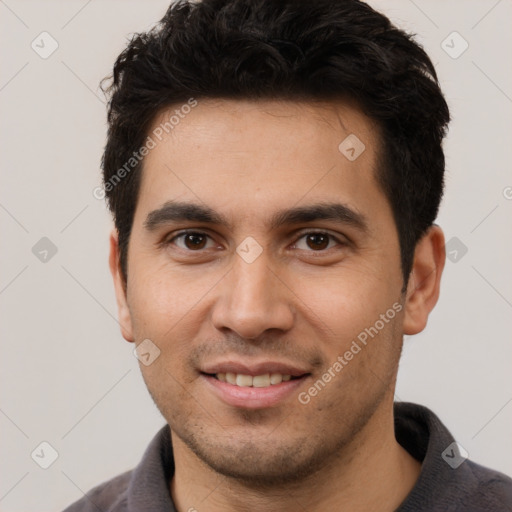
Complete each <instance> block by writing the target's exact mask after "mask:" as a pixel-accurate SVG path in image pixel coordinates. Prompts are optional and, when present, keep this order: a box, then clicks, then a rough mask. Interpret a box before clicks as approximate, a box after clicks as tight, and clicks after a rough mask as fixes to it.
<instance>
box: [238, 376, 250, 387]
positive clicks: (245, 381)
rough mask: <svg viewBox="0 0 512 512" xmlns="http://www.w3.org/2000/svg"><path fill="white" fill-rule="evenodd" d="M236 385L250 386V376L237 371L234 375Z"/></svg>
mask: <svg viewBox="0 0 512 512" xmlns="http://www.w3.org/2000/svg"><path fill="white" fill-rule="evenodd" d="M236 385H237V386H240V387H243V388H245V387H249V386H252V377H251V376H250V375H241V374H240V373H239V374H237V376H236Z"/></svg>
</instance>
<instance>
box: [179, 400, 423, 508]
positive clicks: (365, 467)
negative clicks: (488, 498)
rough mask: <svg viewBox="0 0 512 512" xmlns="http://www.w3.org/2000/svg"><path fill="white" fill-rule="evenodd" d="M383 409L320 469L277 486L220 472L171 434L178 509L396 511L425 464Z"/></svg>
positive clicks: (386, 407)
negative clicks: (255, 483) (397, 434)
mask: <svg viewBox="0 0 512 512" xmlns="http://www.w3.org/2000/svg"><path fill="white" fill-rule="evenodd" d="M381 405H382V406H383V407H381V408H379V410H377V411H376V413H375V414H374V416H373V417H372V419H371V420H370V421H369V422H368V423H367V425H366V426H365V428H364V429H362V430H361V431H360V432H359V434H358V436H357V438H354V439H353V440H352V441H351V443H350V445H346V446H344V447H343V448H342V449H341V450H340V452H341V453H338V454H336V455H335V456H333V458H332V460H331V461H329V462H328V463H326V465H325V466H324V467H323V468H322V469H321V470H320V471H318V472H317V473H315V474H313V475H310V476H309V477H307V478H306V479H303V480H301V481H300V482H296V483H293V484H289V485H286V486H279V487H275V488H265V489H263V488H258V487H256V486H250V485H248V484H246V483H242V482H240V481H237V480H235V479H232V478H228V477H225V476H223V475H220V474H218V473H216V472H215V471H213V470H212V469H211V468H210V467H209V466H206V465H205V464H204V463H203V462H202V461H201V460H199V459H198V458H197V457H196V456H195V455H194V454H193V453H192V452H191V451H190V450H189V448H188V447H187V446H185V445H184V444H183V443H182V442H181V440H180V439H179V438H177V436H176V435H175V434H174V433H172V434H171V435H172V442H173V451H174V459H175V467H176V472H175V475H174V477H173V479H172V481H171V495H172V497H173V501H174V503H175V506H176V509H177V510H178V512H189V511H194V510H195V509H197V510H198V511H203V510H205V511H206V510H207V511H208V512H231V511H245V510H247V511H251V510H259V509H262V510H266V511H269V512H278V511H279V512H295V511H296V510H301V509H302V508H303V509H304V510H309V511H311V512H317V511H324V510H329V509H332V510H350V511H353V512H359V511H361V512H362V511H367V510H380V511H382V512H385V511H388V510H389V511H390V512H391V511H393V510H395V509H396V508H398V506H399V505H400V504H401V503H402V501H403V500H404V499H405V497H406V496H407V495H408V494H409V492H410V491H411V490H412V488H413V487H414V484H415V482H416V480H417V478H418V476H419V473H420V469H421V465H420V463H419V462H418V461H416V460H415V459H414V458H413V457H411V455H409V453H408V452H407V451H406V450H404V449H403V448H402V447H401V446H400V445H399V444H398V442H397V441H396V439H395V433H394V422H393V411H392V407H393V404H392V401H388V403H386V404H381ZM390 408H391V411H390V410H389V409H390Z"/></svg>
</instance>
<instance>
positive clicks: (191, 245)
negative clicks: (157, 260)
mask: <svg viewBox="0 0 512 512" xmlns="http://www.w3.org/2000/svg"><path fill="white" fill-rule="evenodd" d="M208 242H211V240H210V237H209V236H208V235H207V234H206V233H201V232H195V231H188V232H185V233H180V234H178V235H176V236H175V237H173V238H172V239H171V240H169V241H168V242H167V243H166V245H176V246H177V247H179V248H180V249H184V250H187V251H195V252H198V251H200V250H201V249H205V248H206V249H208V247H207V245H208Z"/></svg>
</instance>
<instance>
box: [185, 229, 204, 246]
mask: <svg viewBox="0 0 512 512" xmlns="http://www.w3.org/2000/svg"><path fill="white" fill-rule="evenodd" d="M184 242H185V245H186V247H187V249H192V250H194V249H203V247H204V246H205V245H206V237H205V236H204V235H200V234H198V233H187V234H186V235H185V236H184Z"/></svg>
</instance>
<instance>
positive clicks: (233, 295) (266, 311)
mask: <svg viewBox="0 0 512 512" xmlns="http://www.w3.org/2000/svg"><path fill="white" fill-rule="evenodd" d="M283 277H284V276H280V275H279V273H278V271H275V270H272V269H271V268H270V266H269V261H268V258H267V257H266V255H265V251H263V253H262V254H261V255H260V256H259V257H258V258H257V259H256V260H255V261H253V262H252V263H247V262H246V261H244V260H243V259H242V258H241V257H240V256H239V255H238V254H235V255H234V263H233V266H232V268H231V270H230V272H228V274H227V275H226V277H225V279H223V280H222V282H221V283H219V286H218V287H216V291H217V294H218V296H217V298H216V301H215V304H214V306H213V313H212V321H213V324H214V326H215V327H216V328H217V329H219V330H226V329H229V330H231V331H233V332H235V333H236V334H237V335H238V336H240V337H242V338H245V339H256V338H257V337H258V336H260V335H262V334H263V333H264V332H265V331H267V330H269V329H279V330H282V331H287V330H289V329H290V328H291V327H292V325H293V320H294V310H293V306H292V298H293V296H294V295H293V292H292V291H291V290H290V289H289V288H288V286H287V285H286V283H285V282H284V279H283Z"/></svg>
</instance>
